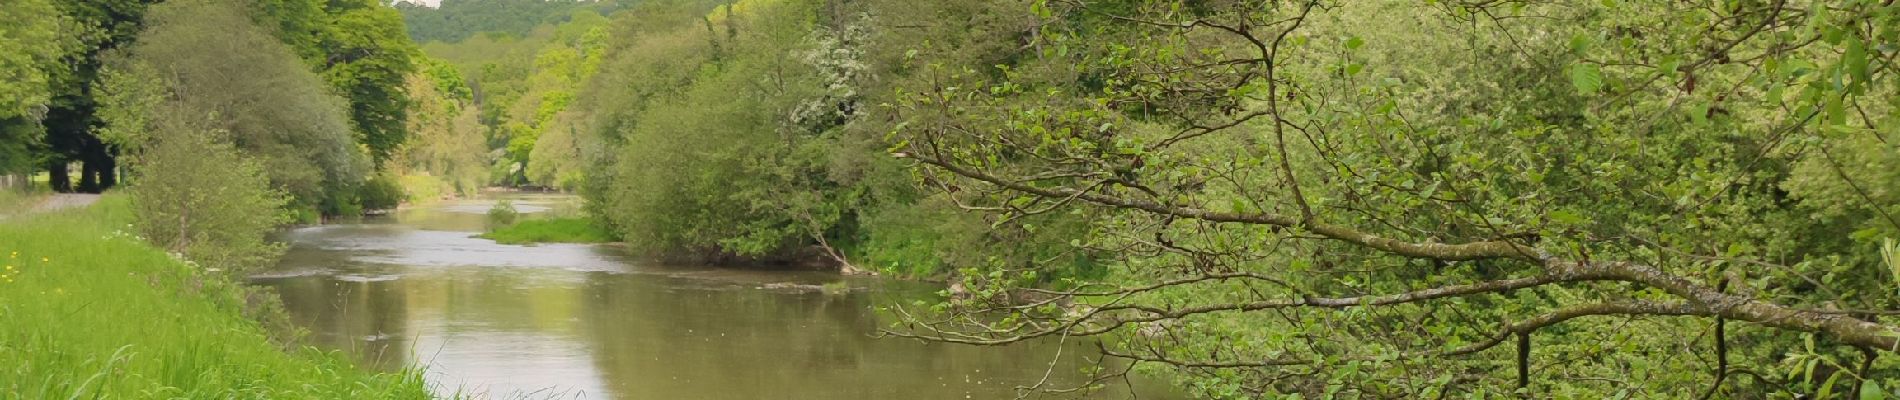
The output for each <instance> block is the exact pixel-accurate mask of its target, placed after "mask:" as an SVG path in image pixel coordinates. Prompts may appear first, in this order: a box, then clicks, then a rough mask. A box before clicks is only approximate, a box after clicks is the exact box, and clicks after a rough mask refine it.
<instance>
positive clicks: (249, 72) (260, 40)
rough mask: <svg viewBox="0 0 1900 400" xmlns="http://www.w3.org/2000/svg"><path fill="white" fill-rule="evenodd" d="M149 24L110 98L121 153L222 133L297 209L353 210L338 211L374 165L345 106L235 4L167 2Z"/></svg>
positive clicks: (117, 73)
mask: <svg viewBox="0 0 1900 400" xmlns="http://www.w3.org/2000/svg"><path fill="white" fill-rule="evenodd" d="M148 24H149V27H148V28H147V30H146V31H145V32H144V33H142V34H141V35H140V40H139V42H138V44H137V45H136V46H134V47H132V48H130V49H128V51H127V52H126V54H125V55H124V56H123V57H122V58H120V60H119V61H117V62H116V63H115V65H117V68H115V69H114V70H113V72H111V73H109V74H108V75H110V76H109V78H108V79H109V81H110V82H112V83H113V85H111V86H110V87H108V88H106V89H102V91H103V92H104V93H107V95H106V96H104V97H103V98H105V99H107V102H108V103H109V104H108V108H115V109H116V110H113V111H109V112H108V113H107V119H108V122H107V125H108V126H109V127H110V128H109V131H111V132H115V134H113V135H109V136H111V137H112V138H113V139H114V140H115V141H116V142H117V143H118V144H119V145H121V146H123V147H125V148H127V149H131V150H132V151H134V152H137V151H138V150H139V149H143V148H144V147H145V146H146V145H147V143H145V142H146V141H147V140H149V139H150V138H149V137H143V136H142V135H152V134H157V133H161V132H170V131H202V132H215V133H216V134H217V135H221V136H219V137H218V138H217V141H228V142H230V143H233V144H235V145H236V146H237V147H238V148H239V149H242V151H243V152H244V154H245V156H246V157H247V158H250V159H254V160H256V162H257V163H258V164H259V165H260V166H261V167H262V170H263V171H265V172H266V173H267V174H268V176H269V178H270V181H271V185H272V187H274V188H277V189H280V190H283V191H284V192H286V193H288V194H289V195H291V196H292V197H293V198H294V199H295V200H294V204H298V205H300V206H301V207H314V206H317V205H319V204H322V205H324V206H325V208H330V209H332V210H335V209H337V208H338V207H343V206H354V204H347V205H346V204H339V203H337V202H338V201H343V200H347V199H353V198H354V197H355V191H356V190H357V186H359V185H361V183H362V180H363V177H364V176H365V175H367V174H368V171H369V165H368V162H367V159H366V157H364V156H363V154H362V152H361V150H359V149H358V147H357V145H356V143H355V142H354V141H353V140H352V139H351V128H350V127H351V124H350V121H349V119H348V112H347V110H346V109H345V108H344V107H345V105H344V102H343V101H342V100H341V99H338V98H337V97H335V96H332V95H330V92H329V91H328V89H327V88H328V86H327V85H325V84H324V83H323V81H322V80H321V79H319V78H318V77H317V76H316V75H315V74H314V73H312V72H310V71H309V70H307V69H305V68H304V67H303V64H302V63H301V62H300V61H299V60H298V59H297V58H296V56H295V55H294V54H292V53H291V51H290V49H289V48H288V47H287V46H285V45H284V44H283V43H281V42H278V41H277V40H276V39H275V38H273V37H272V36H271V35H270V33H269V32H268V31H266V30H264V29H262V28H259V27H258V26H256V25H254V24H253V23H252V20H251V18H250V16H249V15H248V12H247V11H245V10H244V9H243V8H241V7H240V6H238V5H236V4H233V3H232V2H229V1H222V0H187V1H178V2H168V3H166V4H164V5H162V6H155V7H153V9H152V10H151V15H150V16H149V21H148ZM326 199H328V200H329V203H327V204H326V203H325V201H326Z"/></svg>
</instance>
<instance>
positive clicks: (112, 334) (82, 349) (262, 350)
mask: <svg viewBox="0 0 1900 400" xmlns="http://www.w3.org/2000/svg"><path fill="white" fill-rule="evenodd" d="M130 213H131V211H130V207H129V203H128V201H127V199H126V198H124V197H123V196H108V197H107V198H105V199H104V200H102V201H101V202H100V203H99V204H96V205H94V206H92V207H90V208H87V209H83V210H72V211H66V212H60V213H54V214H45V215H32V216H23V217H15V218H13V219H10V220H8V221H5V222H0V263H4V264H5V266H4V267H0V268H4V269H0V271H4V272H0V398H28V399H52V398H60V399H81V398H83V399H92V398H272V399H346V398H347V399H423V398H428V397H429V394H428V392H427V390H426V385H425V384H424V383H423V381H422V379H421V376H420V373H415V372H410V373H402V374H378V373H372V372H368V371H363V370H359V369H357V368H356V367H354V366H352V365H351V364H350V363H349V362H348V361H346V360H344V359H343V358H342V357H341V355H338V354H333V353H323V352H319V351H316V350H313V349H309V348H298V349H292V350H289V351H286V350H285V347H284V346H283V345H281V344H278V342H274V341H273V340H272V339H271V336H270V335H269V334H268V332H267V330H266V329H265V328H263V327H262V326H261V325H260V324H259V323H257V322H255V321H256V320H254V319H252V318H250V317H247V316H246V314H247V312H249V313H252V314H256V313H258V312H259V311H256V310H255V308H258V307H257V306H255V304H260V303H261V302H259V301H256V299H255V297H254V296H248V295H247V294H246V291H245V289H244V288H243V287H242V286H240V285H238V284H236V283H233V282H231V281H230V280H229V279H228V278H226V277H223V276H219V275H218V273H217V272H206V271H201V270H199V268H197V267H194V266H191V265H188V264H187V263H184V262H180V261H177V260H175V259H173V258H172V257H171V256H168V255H167V254H166V253H165V252H163V251H160V250H158V249H155V248H153V247H151V246H150V245H147V244H145V243H144V242H143V241H141V240H139V239H138V238H135V237H132V236H130V233H128V232H127V230H128V229H129V228H127V223H128V222H129V221H130V220H131V214H130Z"/></svg>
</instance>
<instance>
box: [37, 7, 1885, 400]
mask: <svg viewBox="0 0 1900 400" xmlns="http://www.w3.org/2000/svg"><path fill="white" fill-rule="evenodd" d="M152 3H153V2H146V1H136V0H109V1H73V0H15V1H13V2H10V3H7V4H6V5H4V7H6V9H7V11H8V12H7V13H5V14H4V16H0V22H8V23H10V25H8V26H19V27H21V28H19V29H13V30H7V31H4V32H0V68H4V70H5V71H9V72H12V71H20V72H19V73H17V74H12V75H10V76H18V77H20V79H14V80H11V81H8V82H0V94H4V97H0V173H14V172H25V171H29V170H44V171H45V172H46V173H47V174H48V176H50V177H51V178H52V180H53V182H54V183H53V184H52V185H51V186H53V187H52V189H54V190H97V189H101V188H105V187H111V186H113V185H115V184H117V183H118V181H119V180H121V179H120V178H129V179H124V180H127V181H129V182H131V183H132V187H131V189H130V190H128V191H127V192H129V193H128V194H129V197H131V199H129V200H128V201H129V204H130V206H129V207H131V209H132V210H134V212H133V214H134V216H135V217H134V218H131V223H132V226H133V227H134V228H135V229H136V230H137V231H139V232H140V233H139V235H140V236H143V237H145V238H146V239H148V240H150V241H152V244H154V245H156V246H158V247H160V248H163V249H167V250H170V251H172V252H176V253H179V254H182V255H183V256H184V257H185V258H187V259H191V260H194V261H195V262H197V263H198V265H200V268H202V269H204V270H205V271H209V270H211V269H217V270H219V271H226V272H225V273H232V272H234V271H242V270H243V269H245V268H248V267H254V266H257V265H259V264H261V263H262V262H263V261H264V260H268V259H270V258H272V257H273V256H274V255H275V254H276V253H277V252H278V251H279V250H281V249H279V248H277V247H276V246H275V245H272V244H269V243H266V242H264V241H261V240H259V239H257V238H259V237H261V235H262V234H263V233H264V232H265V231H267V230H269V229H271V228H272V227H274V226H277V225H280V224H282V223H285V222H287V221H299V220H300V221H316V220H319V219H321V217H323V216H333V215H345V214H355V213H360V212H361V211H362V210H363V209H365V208H379V207H384V206H387V205H389V204H393V203H394V202H397V201H400V197H403V196H402V194H403V193H401V192H403V191H401V190H393V189H392V188H397V187H401V188H403V189H405V190H406V191H407V193H408V194H409V195H410V196H409V197H410V198H412V199H415V200H418V201H424V200H428V199H433V198H440V197H448V196H455V195H466V194H471V193H474V191H475V190H477V189H479V188H480V187H482V186H486V185H506V186H522V187H537V188H548V189H555V190H568V191H575V192H578V193H580V194H581V195H582V196H583V197H584V198H585V199H586V200H587V205H586V211H587V218H588V219H587V220H574V219H560V220H545V221H536V220H533V219H527V220H525V221H512V219H513V218H509V219H511V221H505V222H502V223H497V224H495V228H496V229H497V230H496V232H494V233H491V235H494V237H496V238H497V240H507V241H517V240H520V241H532V240H577V241H578V240H585V241H594V240H599V239H602V238H603V237H602V235H603V234H606V235H610V236H611V237H612V238H614V239H616V240H619V241H621V242H624V243H625V244H626V247H627V249H628V250H629V251H633V252H637V253H642V254H645V255H650V256H654V257H659V258H671V259H698V260H719V261H722V262H723V261H732V262H735V263H740V262H742V263H746V264H801V265H805V264H811V263H812V262H813V261H814V260H815V261H819V262H822V263H825V264H828V265H831V266H836V267H838V268H840V269H843V270H847V271H872V272H878V273H883V274H888V275H898V276H905V277H916V278H928V279H938V280H944V281H946V282H948V283H949V286H950V289H948V290H946V291H945V293H943V294H944V296H943V297H944V300H942V301H939V302H929V301H925V302H920V303H912V304H890V305H887V306H886V307H885V308H884V309H885V310H886V311H888V313H889V314H890V316H891V317H892V318H894V319H896V320H897V321H898V322H897V323H895V324H892V325H891V326H889V327H887V329H886V330H885V334H886V335H890V336H898V337H906V338H915V339H921V340H930V341H940V342H951V343H962V344H971V345H1003V344H1009V343H1016V342H1022V341H1029V340H1039V339H1044V338H1060V339H1061V340H1073V339H1071V338H1077V337H1086V338H1088V339H1090V340H1095V341H1099V342H1100V343H1101V350H1102V353H1103V354H1104V355H1105V357H1107V358H1110V359H1115V360H1118V362H1114V363H1101V364H1100V366H1099V367H1095V368H1092V369H1090V370H1088V371H1085V372H1087V373H1090V374H1092V375H1093V376H1095V377H1096V378H1097V380H1094V381H1091V382H1086V383H1084V384H1082V385H1081V386H1080V387H1074V388H1066V387H1043V386H1037V387H1029V388H1025V389H1024V390H1025V391H1026V392H1038V391H1040V392H1050V393H1051V394H1065V393H1066V394H1076V393H1081V394H1083V395H1086V394H1088V393H1091V390H1094V389H1098V388H1100V387H1101V386H1102V385H1107V384H1110V383H1111V382H1117V381H1119V380H1120V379H1119V378H1121V377H1122V376H1123V375H1126V374H1152V375H1158V376H1162V377H1167V378H1169V379H1172V380H1173V381H1174V382H1175V383H1177V384H1178V385H1179V386H1181V387H1183V388H1185V389H1186V390H1188V391H1190V392H1191V393H1192V394H1194V395H1197V396H1200V397H1205V398H1269V397H1288V398H1300V397H1308V398H1328V397H1330V398H1341V397H1344V398H1414V397H1417V398H1444V397H1459V398H1489V397H1498V396H1527V397H1540V398H1541V397H1549V398H1843V397H1845V398H1859V399H1882V398H1887V397H1889V396H1890V394H1889V393H1888V389H1891V388H1894V387H1900V372H1896V367H1900V359H1896V357H1895V355H1894V354H1893V353H1894V352H1895V351H1896V349H1900V325H1896V323H1895V322H1893V321H1891V320H1892V317H1891V315H1893V314H1896V313H1900V311H1894V310H1895V309H1896V307H1900V289H1897V288H1900V255H1896V254H1894V251H1895V246H1894V245H1893V244H1891V243H1893V242H1892V241H1893V240H1895V239H1900V219H1897V218H1896V217H1895V215H1896V214H1900V191H1897V190H1895V188H1900V75H1896V73H1897V72H1900V61H1896V57H1900V4H1895V3H1894V2H1892V1H1872V0H1814V1H1792V0H1711V1H1689V2H1682V1H1660V0H1622V1H1600V2H1536V1H1422V2H1360V1H1326V0H1274V1H1239V0H1234V1H1226V0H1223V1H1135V0H1003V1H994V0H945V1H929V2H916V1H898V0H850V1H846V0H731V1H727V0H643V1H637V2H634V1H612V0H606V1H566V0H557V1H545V2H543V1H534V0H444V1H443V2H442V4H441V6H440V7H438V8H431V7H423V6H415V5H398V6H395V7H391V6H386V5H383V4H381V3H379V2H375V1H369V0H332V1H311V0H170V1H166V2H163V3H157V4H152ZM412 40H413V41H412ZM417 42H420V44H418V43H417ZM229 43H238V44H241V46H228V45H226V44H229ZM199 149H206V150H199ZM201 153H202V154H201ZM122 160H123V161H125V163H124V164H126V165H125V166H126V167H129V168H120V165H119V164H120V161H122ZM74 163H77V164H78V165H81V166H82V167H81V171H80V176H79V179H78V182H77V183H74V182H73V180H72V179H70V178H69V173H68V171H67V169H68V165H73V164H74ZM121 170H125V171H129V172H130V175H129V176H128V177H120V176H118V175H117V174H118V172H119V171H121ZM214 187H215V188H218V190H219V193H218V195H216V196H197V195H193V193H198V191H199V190H203V189H208V188H214ZM417 194H422V195H421V196H417ZM418 197H420V198H418ZM280 211H281V212H280ZM28 304H34V305H33V306H32V307H34V308H36V309H37V308H38V307H40V306H39V305H37V304H38V303H28ZM76 374H78V373H77V372H65V373H61V374H56V377H55V378H54V380H55V381H58V380H71V381H76V382H84V381H86V379H84V378H74V379H68V378H67V377H77V376H78V375H76ZM379 379H380V378H379ZM391 379H395V380H397V381H400V380H401V378H400V377H398V378H391ZM37 381H46V380H45V379H40V380H37ZM128 385H130V384H128ZM385 387H395V388H400V387H402V386H401V385H396V386H376V388H378V389H376V390H381V388H385ZM391 390H397V389H391Z"/></svg>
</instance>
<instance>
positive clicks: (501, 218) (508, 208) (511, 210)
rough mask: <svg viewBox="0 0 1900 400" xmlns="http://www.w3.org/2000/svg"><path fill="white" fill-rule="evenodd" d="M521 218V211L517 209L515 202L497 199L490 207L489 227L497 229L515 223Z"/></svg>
mask: <svg viewBox="0 0 1900 400" xmlns="http://www.w3.org/2000/svg"><path fill="white" fill-rule="evenodd" d="M519 218H521V212H520V211H515V202H513V201H508V200H502V201H497V202H495V206H494V207H489V208H488V229H489V230H495V229H497V228H501V227H504V226H509V225H514V224H515V220H516V219H519Z"/></svg>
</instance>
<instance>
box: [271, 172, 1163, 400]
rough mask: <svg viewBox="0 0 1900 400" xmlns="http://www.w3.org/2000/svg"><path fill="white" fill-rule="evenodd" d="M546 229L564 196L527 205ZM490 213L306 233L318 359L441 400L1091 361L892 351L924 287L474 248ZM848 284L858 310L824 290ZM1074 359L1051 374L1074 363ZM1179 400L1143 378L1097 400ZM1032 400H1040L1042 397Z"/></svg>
mask: <svg viewBox="0 0 1900 400" xmlns="http://www.w3.org/2000/svg"><path fill="white" fill-rule="evenodd" d="M511 197H512V200H513V201H514V202H515V203H516V204H517V208H518V209H520V210H521V211H522V212H524V213H526V214H527V215H529V217H533V216H535V215H546V214H549V213H571V212H573V209H574V208H575V207H576V202H575V200H574V199H573V198H571V197H561V196H511ZM492 204H493V203H492V201H490V200H466V201H454V202H445V203H441V204H437V205H433V206H427V207H418V208H412V209H405V210H403V211H401V212H398V213H395V214H394V215H392V216H388V217H376V218H369V219H365V220H363V221H360V222H352V223H343V224H331V225H324V226H315V227H305V228H299V229H295V230H292V231H290V232H287V233H285V234H284V235H283V236H282V237H281V239H282V240H284V241H286V242H288V243H289V244H290V245H291V248H290V251H289V252H288V254H287V255H286V256H285V257H284V259H283V261H282V262H281V263H280V265H278V267H277V268H275V269H273V270H271V271H268V272H266V273H263V274H260V275H258V276H256V277H255V278H254V279H253V281H254V282H255V283H256V284H258V285H265V286H270V287H274V288H276V289H277V290H278V291H279V292H280V294H281V295H282V297H283V300H284V305H285V307H286V308H287V309H288V310H289V312H290V314H291V317H292V320H293V322H295V323H296V324H297V325H299V326H301V327H302V328H304V329H306V330H308V331H309V336H308V340H310V341H312V342H314V344H316V345H318V346H321V347H325V348H330V349H336V350H339V351H342V352H345V353H348V354H349V355H350V356H352V357H354V358H355V359H357V360H359V362H360V363H362V364H365V365H368V366H371V367H373V368H378V369H383V370H395V369H401V368H405V367H412V366H423V367H426V368H427V369H426V371H427V372H426V377H427V378H428V379H429V381H430V383H431V384H432V385H434V386H435V387H436V388H437V391H438V392H439V393H442V394H451V393H456V392H460V393H463V394H467V395H473V396H475V397H477V398H562V399H567V398H582V399H997V398H1003V399H1008V398H1015V397H1016V395H1017V391H1016V388H1017V387H1018V386H1023V385H1030V384H1034V383H1036V382H1037V381H1039V380H1041V379H1042V378H1043V376H1044V374H1045V372H1051V371H1052V372H1053V374H1051V379H1050V380H1051V381H1052V382H1055V383H1069V384H1073V383H1075V382H1077V381H1078V380H1079V379H1081V376H1079V374H1078V373H1077V372H1076V371H1077V370H1078V369H1079V368H1081V366H1083V365H1085V364H1084V363H1087V362H1090V361H1089V359H1091V358H1092V357H1090V356H1091V354H1089V349H1091V348H1092V347H1091V346H1087V345H1086V344H1084V343H1077V342H1075V341H1071V342H1070V343H1067V344H1058V343H1056V342H1040V343H1027V344H1019V345H1014V346H1006V347H972V346H958V345H948V344H939V343H922V342H918V341H911V340H900V339H877V338H874V337H873V334H874V333H875V332H877V330H878V328H880V327H885V326H887V325H888V324H889V321H890V320H889V318H888V317H886V316H881V315H880V313H879V312H877V311H876V307H880V306H889V305H892V304H899V303H904V304H908V303H910V302H911V301H914V300H918V299H924V300H934V296H935V294H934V293H935V292H936V290H937V288H936V287H934V286H932V285H930V284H925V283H918V282H907V281H899V280H891V279H880V278H863V277H845V276H841V275H838V274H834V273H821V272H795V271H789V272H788V271H758V270H745V269H732V268H720V267H718V266H697V265H685V266H681V265H662V264H656V263H649V262H643V261H640V260H638V259H635V258H631V257H627V256H626V255H624V254H621V253H620V252H618V251H617V250H616V249H615V248H613V247H610V246H591V245H565V244H562V245H539V246H510V245H501V244H496V243H494V242H492V241H488V240H485V239H479V238H473V237H471V236H472V235H474V234H475V233H476V232H478V231H480V230H482V229H483V224H484V223H485V222H484V221H485V216H484V215H483V214H484V212H486V211H487V210H488V208H489V207H490V206H491V205H492ZM838 282H842V283H843V284H845V285H849V287H850V288H851V290H850V291H849V292H848V293H846V294H842V295H840V294H825V293H822V292H820V291H816V290H809V289H808V288H810V287H813V286H812V285H823V284H827V283H831V284H834V286H835V285H836V284H837V283H838ZM1059 349H1060V350H1061V352H1062V354H1063V357H1061V358H1060V360H1059V361H1056V362H1055V368H1054V369H1050V366H1051V360H1056V359H1057V358H1056V355H1057V352H1058V350H1059ZM1131 394H1134V395H1139V396H1138V397H1139V398H1143V399H1153V398H1174V397H1177V396H1175V395H1173V394H1172V393H1169V392H1168V391H1167V390H1166V389H1165V385H1162V384H1159V383H1158V382H1152V381H1148V380H1143V379H1135V380H1134V382H1133V383H1132V384H1122V383H1117V384H1116V385H1115V386H1113V387H1110V388H1109V389H1107V390H1106V391H1104V392H1099V393H1096V394H1092V395H1089V396H1085V397H1086V398H1117V399H1119V398H1129V397H1130V395H1131ZM1031 398H1038V397H1036V396H1031Z"/></svg>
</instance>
